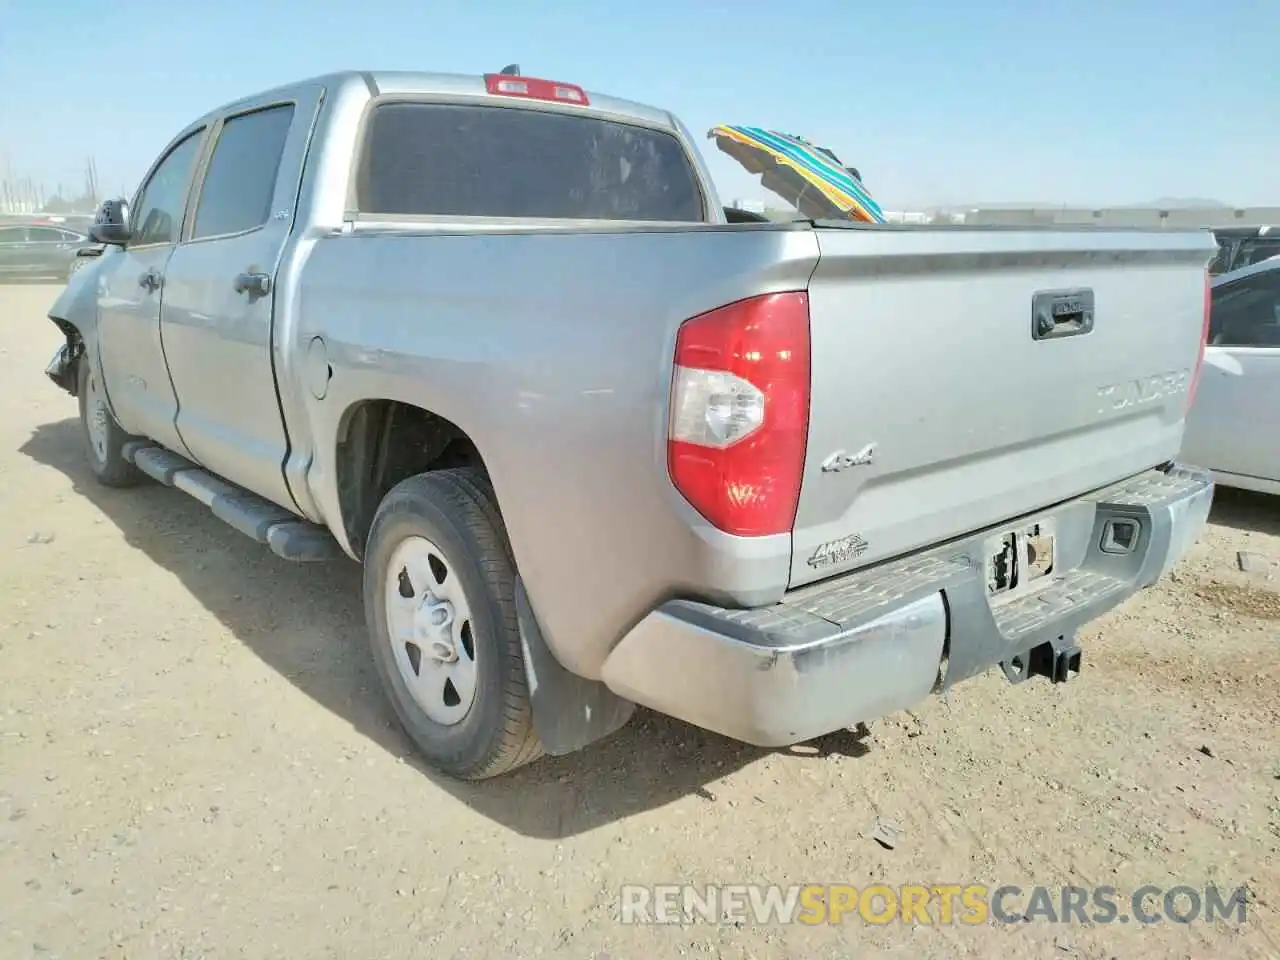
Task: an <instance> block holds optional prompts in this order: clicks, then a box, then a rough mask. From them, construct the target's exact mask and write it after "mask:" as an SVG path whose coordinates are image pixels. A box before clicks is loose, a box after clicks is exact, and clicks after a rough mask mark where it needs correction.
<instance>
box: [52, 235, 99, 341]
mask: <svg viewBox="0 0 1280 960" xmlns="http://www.w3.org/2000/svg"><path fill="white" fill-rule="evenodd" d="M107 259H108V257H107V255H106V254H104V255H103V256H101V257H99V258H98V259H97V261H96V262H94V263H92V264H90V265H88V266H85V267H82V268H81V269H79V270H77V271H76V272H75V273H73V274H72V275H71V277H70V278H69V279H68V280H67V285H66V287H65V288H64V289H63V291H62V293H60V294H59V295H58V299H57V300H55V301H53V306H52V307H50V308H49V319H50V320H53V321H54V322H55V323H58V321H61V322H60V323H58V326H59V327H62V328H63V330H64V332H65V329H66V327H67V326H68V325H69V326H72V327H74V328H75V329H76V330H77V331H79V333H80V339H81V340H83V341H84V342H85V343H86V344H87V343H91V342H93V339H94V335H95V334H96V332H97V328H98V273H99V272H100V271H101V269H102V266H103V264H104V263H105V262H106V261H107Z"/></svg>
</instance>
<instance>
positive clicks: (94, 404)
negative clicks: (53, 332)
mask: <svg viewBox="0 0 1280 960" xmlns="http://www.w3.org/2000/svg"><path fill="white" fill-rule="evenodd" d="M81 362H87V361H83V360H82V361H81ZM86 379H87V382H86V384H85V398H84V415H85V421H86V423H85V426H86V427H87V428H88V430H89V444H90V446H92V447H93V453H94V456H96V457H97V458H98V462H99V463H106V462H107V426H108V424H107V417H108V416H109V414H108V413H107V402H106V398H105V397H104V396H103V395H102V385H101V384H100V383H98V374H97V372H96V371H94V369H93V368H92V367H90V368H89V376H88V377H87V378H86Z"/></svg>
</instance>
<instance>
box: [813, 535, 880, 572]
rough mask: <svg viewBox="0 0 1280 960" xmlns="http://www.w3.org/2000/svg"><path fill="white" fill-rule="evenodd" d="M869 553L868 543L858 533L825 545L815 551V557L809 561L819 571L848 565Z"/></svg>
mask: <svg viewBox="0 0 1280 960" xmlns="http://www.w3.org/2000/svg"><path fill="white" fill-rule="evenodd" d="M866 552H867V541H865V540H863V539H862V538H861V537H860V536H858V535H857V534H856V533H854V534H850V535H849V536H847V537H841V538H840V539H839V540H832V541H831V542H830V543H824V544H823V545H822V546H820V547H818V549H817V550H815V551H813V556H811V557H810V558H809V560H808V563H809V566H811V567H813V568H815V569H817V568H818V567H830V566H834V565H837V564H841V563H847V562H848V561H850V560H852V559H854V558H855V557H860V556H862V555H863V554H864V553H866Z"/></svg>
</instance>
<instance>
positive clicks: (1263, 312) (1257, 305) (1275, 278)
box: [1209, 270, 1280, 347]
mask: <svg viewBox="0 0 1280 960" xmlns="http://www.w3.org/2000/svg"><path fill="white" fill-rule="evenodd" d="M1209 343H1210V344H1212V345H1213V346H1216V347H1280V270H1267V271H1265V272H1264V273H1255V274H1253V275H1252V276H1249V277H1242V278H1241V279H1239V280H1235V281H1233V282H1231V283H1225V284H1223V285H1222V286H1220V287H1217V288H1215V289H1214V291H1213V301H1212V307H1211V313H1210V318H1209Z"/></svg>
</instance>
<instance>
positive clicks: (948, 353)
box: [285, 218, 1213, 677]
mask: <svg viewBox="0 0 1280 960" xmlns="http://www.w3.org/2000/svg"><path fill="white" fill-rule="evenodd" d="M305 253H306V256H305V262H304V263H301V264H299V267H300V269H301V280H300V284H299V286H298V291H299V293H298V297H299V300H298V310H297V325H296V327H295V328H294V329H293V330H291V331H290V333H289V336H290V338H293V339H295V342H296V343H297V344H298V345H299V348H300V347H301V346H304V345H306V344H308V343H309V342H310V341H311V339H312V337H314V336H317V335H323V336H324V337H325V338H326V340H327V342H328V358H329V362H330V364H331V365H332V368H333V377H332V381H331V383H330V386H329V393H328V396H327V398H326V399H325V400H324V401H323V402H317V401H313V400H310V399H308V398H307V394H306V393H305V392H303V391H302V390H301V386H300V382H299V386H298V387H291V388H288V392H290V393H293V394H294V395H297V396H300V397H302V398H303V401H304V402H305V404H306V406H307V407H309V408H311V409H312V413H311V414H310V415H309V416H310V418H311V419H312V421H313V422H314V423H315V424H316V426H315V427H314V428H312V429H317V430H318V431H319V432H320V434H321V436H320V437H317V442H316V444H315V448H314V464H313V466H312V467H311V468H310V469H311V471H312V473H313V474H314V475H317V476H324V475H326V474H328V473H329V472H330V471H332V470H334V469H335V467H334V464H333V456H334V444H332V443H330V442H326V440H325V438H324V435H325V434H328V435H331V436H332V435H340V430H341V423H342V422H344V420H343V418H344V417H345V416H346V412H347V409H348V406H349V405H350V404H353V403H355V402H356V401H357V399H359V398H363V397H368V396H384V397H387V398H389V399H397V400H401V401H404V402H407V403H413V404H415V405H417V406H419V407H421V408H423V409H427V410H432V411H435V412H436V413H437V414H438V415H440V416H441V417H444V418H446V419H447V420H450V421H451V422H453V423H454V424H456V425H457V426H458V427H459V428H461V429H462V430H464V431H465V432H466V433H467V434H468V435H469V436H470V437H471V438H472V439H473V440H474V441H475V442H476V445H477V447H478V449H479V450H480V452H481V455H482V456H483V457H484V460H485V464H486V467H487V468H488V470H489V472H490V475H491V476H492V478H493V482H494V486H495V490H496V492H497V495H498V499H499V502H500V503H501V504H502V508H503V513H504V516H505V518H506V522H507V525H508V529H509V531H510V533H511V542H512V547H513V550H514V551H515V554H516V560H517V562H518V564H519V567H520V571H521V576H522V578H523V579H524V581H525V584H526V587H527V588H528V592H529V597H530V601H531V603H532V605H533V608H534V610H535V612H536V614H537V616H538V619H539V622H540V623H541V625H542V628H543V630H544V632H545V634H546V637H547V642H548V644H549V646H550V647H551V648H552V650H553V651H554V652H555V653H556V655H557V656H558V657H559V658H560V660H561V662H563V663H564V664H565V665H566V666H567V667H568V668H569V669H571V670H573V671H575V672H577V673H579V674H581V675H583V676H587V677H597V676H598V674H599V668H600V664H601V663H602V661H603V659H604V657H605V656H606V655H607V652H608V649H609V648H610V647H611V646H612V644H613V643H614V642H616V640H617V638H618V636H619V634H618V631H619V629H620V626H625V625H626V624H629V623H634V622H635V621H636V620H637V619H638V618H639V617H641V616H643V615H644V614H645V613H646V612H647V611H648V610H650V609H652V608H653V606H654V605H655V604H657V603H660V602H662V601H663V600H664V599H667V598H670V597H673V596H685V597H691V598H701V599H706V600H708V601H712V602H716V603H720V604H722V605H724V606H728V607H749V606H757V605H761V604H769V603H774V602H776V601H778V600H779V599H781V598H782V596H783V595H784V593H785V592H786V591H787V590H788V589H791V588H795V587H798V586H801V585H803V584H805V583H809V582H813V581H816V580H819V579H822V578H824V577H829V576H833V575H836V574H839V573H841V572H842V571H847V570H851V569H854V568H855V567H859V566H862V565H866V564H870V563H874V562H876V561H877V560H880V559H884V558H888V557H892V556H896V555H899V554H902V553H906V552H909V551H911V550H912V549H914V548H916V547H919V546H921V545H924V544H934V543H938V542H941V541H943V540H946V539H947V538H949V537H953V536H957V535H959V534H962V533H964V532H967V531H971V530H977V529H980V528H984V527H987V526H989V525H991V524H994V523H997V522H1000V521H1002V520H1003V519H1005V518H1011V517H1015V516H1019V515H1022V514H1026V513H1029V512H1031V511H1033V510H1036V509H1038V508H1040V507H1043V506H1047V505H1050V504H1052V503H1054V502H1056V501H1059V500H1062V499H1066V498H1068V497H1071V496H1073V495H1078V494H1080V493H1082V492H1085V491H1087V490H1091V489H1098V488H1101V487H1104V486H1107V485H1108V484H1112V483H1115V482H1117V481H1119V480H1122V479H1125V478H1126V477H1129V476H1132V475H1134V474H1137V473H1139V472H1141V471H1143V470H1145V469H1147V468H1149V467H1152V466H1155V465H1156V464H1158V463H1160V462H1162V461H1165V460H1168V459H1171V458H1172V457H1173V456H1174V454H1175V453H1176V451H1177V449H1178V445H1179V440H1180V436H1181V429H1182V417H1183V410H1184V408H1185V406H1186V402H1187V389H1186V388H1187V385H1188V384H1189V382H1190V378H1191V373H1192V370H1193V368H1194V367H1195V366H1196V361H1197V356H1198V352H1197V351H1198V344H1199V341H1200V330H1201V326H1202V308H1203V301H1204V298H1203V286H1204V266H1205V264H1206V263H1207V262H1208V260H1209V258H1210V257H1211V256H1212V253H1213V241H1212V239H1211V237H1210V236H1209V234H1207V233H1193V232H1187V233H1165V232H1142V231H1100V230H1091V229H1054V230H1035V231H1026V230H1011V229H1001V228H994V229H993V228H975V229H970V228H963V227H961V228H954V227H945V228H928V227H924V228H920V227H896V226H895V227H883V226H876V227H854V228H851V229H847V228H843V227H837V226H833V225H826V224H818V225H815V224H812V223H807V222H801V223H787V224H687V225H671V224H650V225H644V226H637V225H621V224H611V225H610V224H594V223H561V224H556V225H542V224H527V223H525V224H511V225H510V226H506V225H503V226H501V227H495V226H494V225H492V224H490V225H488V226H487V227H486V229H485V230H484V231H481V230H479V229H475V228H473V227H470V226H468V225H458V224H440V223H431V222H427V221H414V220H411V219H404V218H399V219H396V218H369V219H362V220H361V221H360V222H357V223H356V224H355V226H354V229H353V230H351V232H349V233H347V234H343V235H333V236H329V237H326V238H324V239H322V240H320V242H318V243H316V244H315V245H314V246H312V247H308V248H307V250H306V251H305ZM494 277H501V278H502V280H503V282H502V283H501V284H494V283H491V282H488V279H489V278H494ZM1073 288H1088V289H1091V290H1092V291H1093V292H1094V297H1095V316H1094V326H1093V329H1092V331H1091V332H1089V333H1087V334H1084V335H1079V336H1070V337H1063V338H1060V339H1054V340H1048V341H1038V340H1035V339H1033V337H1032V302H1033V297H1034V296H1035V294H1036V293H1037V292H1038V291H1056V290H1064V289H1068V290H1069V289H1073ZM791 290H807V291H808V293H809V297H810V327H811V340H812V360H813V367H812V398H811V410H810V418H809V435H808V445H807V455H806V460H805V466H804V471H803V486H802V490H801V494H800V498H799V508H798V511H797V517H796V522H795V527H794V531H793V532H792V533H790V534H782V535H777V536H764V537H739V536H731V535H729V534H726V533H723V532H722V531H719V530H717V529H715V528H714V527H713V526H712V525H711V524H710V523H708V522H707V521H706V520H705V519H704V518H703V517H701V516H700V515H699V514H698V513H697V511H695V510H694V509H693V508H692V507H691V506H690V505H689V504H688V503H687V502H685V501H684V500H683V498H682V497H681V495H680V493H679V492H678V491H677V490H676V489H675V488H674V486H673V484H672V480H671V478H670V476H669V474H668V468H667V463H666V451H667V431H668V423H669V416H670V410H669V391H670V385H671V382H672V374H673V350H674V345H675V340H676V335H677V331H678V330H679V328H680V326H681V324H682V323H683V322H684V321H685V320H687V319H688V318H690V317H693V316H696V315H698V314H701V313H703V312H705V311H708V310H712V309H714V308H716V307H719V306H721V305H723V304H726V303H732V302H734V301H737V300H740V299H743V298H747V297H752V296H756V295H759V294H764V293H770V292H778V291H791ZM294 352H296V353H297V354H299V355H301V353H302V352H303V351H302V350H301V349H298V348H295V351H294ZM1163 375H1168V376H1171V377H1173V380H1172V381H1169V384H1170V385H1168V386H1167V387H1164V386H1151V384H1152V383H1158V384H1162V383H1165V382H1166V381H1161V380H1156V381H1153V380H1152V379H1151V378H1153V377H1156V378H1158V377H1160V376H1163ZM291 376H294V374H291V373H290V372H289V371H288V370H286V371H285V377H286V379H288V378H289V377H291ZM1144 384H1145V385H1146V386H1144ZM1108 391H1110V392H1109V393H1108ZM1117 405H1118V406H1117ZM304 434H305V430H300V429H296V428H295V427H294V425H293V423H291V424H290V436H291V438H294V441H295V450H294V456H295V457H297V458H299V459H300V460H302V459H303V458H307V457H310V456H312V451H311V445H310V444H308V443H306V442H304V441H303V440H302V439H301V438H302V437H303V436H304ZM869 444H874V450H873V453H872V456H871V462H870V463H867V464H859V465H855V466H850V467H849V468H847V469H844V470H839V471H825V472H824V471H823V469H822V465H823V463H824V462H825V461H826V460H827V459H829V458H830V457H831V455H832V454H835V453H837V452H838V451H841V450H843V451H846V453H847V454H850V455H855V454H857V453H859V452H861V451H862V450H863V449H864V448H866V447H867V445H869ZM317 488H319V489H324V488H325V484H318V485H317ZM320 508H321V510H322V512H323V513H324V515H325V516H326V517H330V516H337V515H339V512H340V511H339V505H338V504H337V502H336V500H330V501H329V502H325V503H321V504H320ZM817 553H821V555H822V556H825V557H827V558H829V559H827V560H824V561H822V562H818V563H810V562H809V561H810V560H811V559H813V558H814V556H815V554H817ZM586 596H589V597H590V598H591V602H590V603H585V602H582V598H583V597H586Z"/></svg>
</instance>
